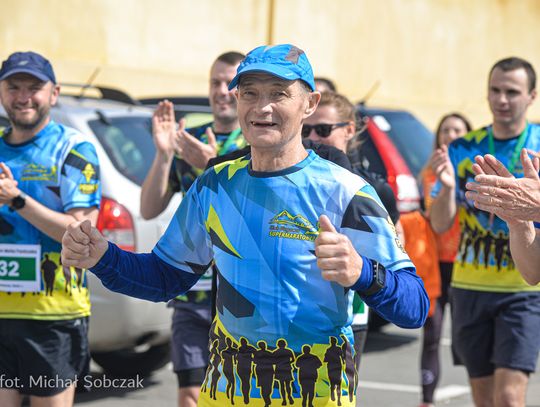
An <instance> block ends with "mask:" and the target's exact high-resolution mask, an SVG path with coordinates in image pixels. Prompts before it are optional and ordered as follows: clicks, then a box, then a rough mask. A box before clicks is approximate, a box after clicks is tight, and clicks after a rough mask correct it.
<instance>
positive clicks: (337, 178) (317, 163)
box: [311, 156, 367, 188]
mask: <svg viewBox="0 0 540 407" xmlns="http://www.w3.org/2000/svg"><path fill="white" fill-rule="evenodd" d="M311 171H313V172H315V173H316V176H317V177H318V179H326V180H329V181H331V182H336V186H338V187H339V186H343V185H345V186H346V185H348V184H355V185H360V188H361V187H363V186H364V185H366V184H367V183H366V181H365V180H364V179H363V178H362V177H360V176H359V175H357V174H355V173H353V172H351V171H349V170H348V169H345V168H343V167H342V166H340V165H338V164H336V163H335V162H332V161H330V160H328V159H326V158H323V157H320V156H317V157H316V158H315V160H314V165H313V166H311Z"/></svg>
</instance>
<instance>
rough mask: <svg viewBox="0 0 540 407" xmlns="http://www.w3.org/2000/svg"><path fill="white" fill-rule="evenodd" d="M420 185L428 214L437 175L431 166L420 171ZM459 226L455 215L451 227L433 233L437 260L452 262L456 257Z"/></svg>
mask: <svg viewBox="0 0 540 407" xmlns="http://www.w3.org/2000/svg"><path fill="white" fill-rule="evenodd" d="M421 177H422V187H423V189H424V203H425V208H426V213H427V214H428V216H429V210H430V208H431V204H432V203H433V198H432V197H431V190H432V189H433V186H434V185H435V183H436V182H437V176H436V175H435V174H434V173H433V171H432V170H431V168H429V167H426V168H424V170H423V171H422V174H421ZM460 232H461V230H460V228H459V219H458V216H457V215H456V218H455V219H454V224H453V225H452V227H451V228H450V229H449V230H447V231H446V232H444V233H441V234H437V233H436V234H435V236H436V240H437V247H438V254H439V261H441V262H444V263H453V262H454V260H455V259H456V256H457V252H458V247H459V238H460Z"/></svg>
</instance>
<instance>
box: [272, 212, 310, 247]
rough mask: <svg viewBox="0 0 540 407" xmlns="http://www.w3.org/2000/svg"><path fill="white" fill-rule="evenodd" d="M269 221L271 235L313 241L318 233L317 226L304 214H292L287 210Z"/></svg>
mask: <svg viewBox="0 0 540 407" xmlns="http://www.w3.org/2000/svg"><path fill="white" fill-rule="evenodd" d="M269 223H270V232H269V235H270V236H272V237H283V238H286V239H297V240H309V241H314V240H315V239H316V238H317V235H318V234H319V232H318V228H317V227H315V226H313V224H312V223H311V222H310V221H309V220H307V219H306V218H305V217H304V216H302V215H296V216H293V215H291V214H290V213H289V212H288V211H287V210H283V211H281V212H280V213H278V214H277V215H276V216H274V217H273V218H272V219H270V222H269Z"/></svg>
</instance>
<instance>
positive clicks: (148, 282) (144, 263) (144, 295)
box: [90, 243, 200, 302]
mask: <svg viewBox="0 0 540 407" xmlns="http://www.w3.org/2000/svg"><path fill="white" fill-rule="evenodd" d="M90 271H92V272H93V273H94V274H95V275H96V276H97V277H98V278H99V279H100V280H101V282H102V283H103V285H104V286H105V287H107V288H108V289H109V290H111V291H115V292H118V293H122V294H125V295H129V296H131V297H135V298H141V299H144V300H149V301H154V302H158V301H168V300H170V299H171V298H174V297H176V296H177V295H180V294H183V293H185V292H186V291H188V290H189V289H190V288H191V287H192V286H193V285H194V284H195V283H196V282H197V280H198V279H199V277H200V276H198V275H196V274H194V273H190V272H187V271H183V270H180V269H177V268H175V267H173V266H171V265H169V264H167V263H165V262H164V261H162V260H161V259H160V258H159V257H158V256H157V255H155V254H154V253H131V252H127V251H124V250H122V249H120V248H118V247H117V246H116V245H114V244H112V243H109V248H108V250H107V251H106V252H105V254H104V255H103V257H102V258H101V259H100V260H99V262H98V263H97V264H96V265H95V266H94V267H92V268H91V269H90Z"/></svg>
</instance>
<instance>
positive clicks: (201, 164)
mask: <svg viewBox="0 0 540 407" xmlns="http://www.w3.org/2000/svg"><path fill="white" fill-rule="evenodd" d="M185 127H186V121H185V120H183V119H182V120H180V123H179V128H178V133H177V134H178V144H179V147H180V150H181V152H182V154H181V155H182V159H183V160H184V161H185V162H187V163H188V164H189V165H191V166H192V167H195V168H199V169H201V170H204V169H205V168H206V164H208V161H209V160H210V159H211V158H214V157H216V156H217V142H216V136H215V135H214V132H213V131H212V129H211V128H210V127H208V128H207V129H206V137H207V138H208V144H206V143H203V142H202V141H199V140H197V139H196V138H195V137H193V136H192V135H191V134H189V133H188V132H187V131H185Z"/></svg>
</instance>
